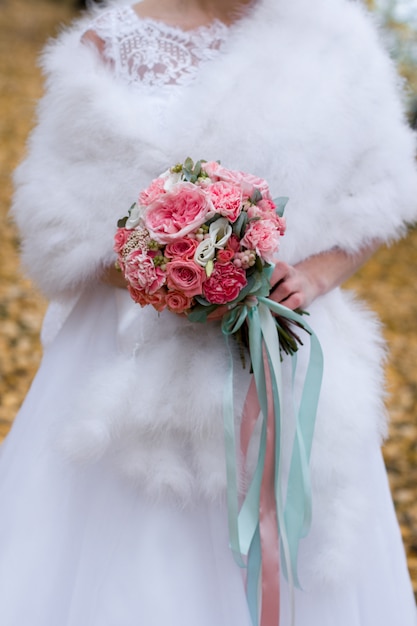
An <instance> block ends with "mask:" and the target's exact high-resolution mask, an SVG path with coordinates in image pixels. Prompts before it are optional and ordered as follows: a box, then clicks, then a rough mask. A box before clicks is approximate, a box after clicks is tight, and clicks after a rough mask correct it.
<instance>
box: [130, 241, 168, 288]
mask: <svg viewBox="0 0 417 626" xmlns="http://www.w3.org/2000/svg"><path fill="white" fill-rule="evenodd" d="M124 274H125V278H126V280H127V282H128V283H129V284H130V285H131V286H132V287H133V288H134V289H139V290H143V291H144V292H145V293H146V294H151V295H152V294H154V293H155V292H156V291H158V289H159V288H160V287H162V285H163V284H164V283H165V274H164V272H163V271H162V270H161V268H160V267H155V265H154V262H153V260H152V259H151V257H149V256H148V255H147V254H144V253H143V252H141V251H140V250H135V251H134V252H132V253H131V254H129V256H128V257H127V259H126V262H125V268H124Z"/></svg>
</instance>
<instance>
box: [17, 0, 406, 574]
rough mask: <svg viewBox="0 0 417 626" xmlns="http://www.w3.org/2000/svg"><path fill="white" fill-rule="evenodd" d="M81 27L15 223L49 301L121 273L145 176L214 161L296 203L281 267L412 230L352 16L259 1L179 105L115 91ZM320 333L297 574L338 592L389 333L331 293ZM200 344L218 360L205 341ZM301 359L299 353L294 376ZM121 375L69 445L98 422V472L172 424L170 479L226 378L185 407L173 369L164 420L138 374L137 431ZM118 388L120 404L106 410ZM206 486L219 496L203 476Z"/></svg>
mask: <svg viewBox="0 0 417 626" xmlns="http://www.w3.org/2000/svg"><path fill="white" fill-rule="evenodd" d="M88 26H89V19H85V20H83V21H81V22H80V23H78V24H76V25H75V26H74V27H73V28H72V29H70V30H68V31H67V32H65V33H63V34H62V35H61V37H60V38H59V39H58V40H57V41H56V42H53V43H52V44H50V45H49V47H48V48H47V49H46V51H45V53H44V56H43V67H44V69H45V72H46V75H47V84H46V88H47V89H46V95H45V96H44V98H43V100H42V101H41V103H40V106H39V110H38V126H37V127H36V128H35V130H34V131H33V133H32V136H31V138H30V141H29V152H28V156H27V158H26V160H25V161H24V162H23V164H22V165H21V166H20V167H19V169H18V171H17V174H16V185H17V190H16V195H15V200H14V205H13V214H14V216H15V219H16V220H17V222H18V225H19V227H20V231H21V233H22V253H23V260H24V263H25V265H26V267H27V268H28V270H29V273H30V275H31V276H32V277H33V278H34V279H35V280H36V282H37V283H38V284H39V286H40V287H41V289H42V290H43V291H44V292H45V293H46V294H47V295H48V296H50V297H51V298H58V299H65V298H69V297H73V296H74V294H78V293H80V292H81V291H82V290H83V288H84V287H85V286H86V285H87V286H88V285H89V284H91V283H92V282H93V281H95V280H96V278H97V276H98V275H99V273H100V272H101V270H102V268H103V266H105V265H107V264H109V263H111V262H112V261H113V258H114V257H113V253H112V251H111V247H112V243H111V242H112V238H113V233H114V228H115V221H116V219H117V217H119V216H120V215H121V214H123V213H124V212H125V210H126V207H128V206H130V204H131V202H132V200H134V199H135V197H136V195H137V192H138V190H139V189H140V188H141V187H143V186H144V185H145V184H147V183H148V182H149V180H150V179H151V178H153V177H154V176H156V175H158V174H159V173H160V172H162V171H164V170H165V169H166V167H167V166H168V165H170V164H171V163H175V162H177V161H179V160H183V159H184V158H185V157H186V156H187V155H191V156H193V157H194V158H201V157H203V158H206V159H219V158H220V159H221V160H222V162H223V163H224V165H226V166H228V167H236V168H237V169H242V170H247V171H250V172H253V173H255V174H258V175H260V176H263V177H265V178H266V179H267V180H268V181H269V182H270V185H271V188H272V193H273V195H287V196H289V197H290V202H289V204H288V207H287V212H286V217H287V224H288V230H287V234H286V236H285V238H284V242H283V246H282V258H283V259H284V260H286V261H288V262H290V263H294V262H297V261H298V260H300V259H302V258H305V257H307V256H309V255H311V254H317V253H320V252H321V251H324V250H328V249H330V248H332V247H334V246H340V247H341V248H343V249H346V250H348V251H352V252H353V251H355V250H358V249H359V248H360V247H361V246H362V245H364V244H366V243H367V242H369V241H370V240H372V239H374V238H378V239H380V240H382V241H390V240H392V239H393V238H396V237H398V236H400V235H402V234H403V233H404V231H405V225H406V223H407V222H410V221H412V220H414V219H415V217H416V213H417V174H416V168H415V162H414V156H415V137H414V136H413V134H412V132H411V130H410V129H409V128H408V127H407V125H406V122H405V118H404V114H403V110H402V107H401V104H400V99H399V89H398V81H397V77H396V74H395V72H394V70H393V67H392V65H391V63H390V61H389V60H388V59H387V57H386V54H385V52H384V51H383V49H382V47H381V44H380V42H379V40H378V36H377V34H376V32H375V30H374V29H373V27H372V25H371V24H370V21H369V19H368V18H367V16H366V15H365V13H364V11H363V9H362V8H361V7H360V6H359V5H358V4H357V3H352V2H347V1H345V0H332V2H329V0H316V1H315V2H314V5H312V4H311V2H310V0H291V2H288V1H283V0H259V2H258V3H256V4H255V6H254V7H253V8H252V9H251V13H250V15H249V16H248V17H245V18H243V19H242V20H240V22H239V23H238V24H237V25H235V26H234V27H232V28H231V29H230V33H229V37H228V40H227V42H226V43H225V45H224V46H223V48H222V51H221V53H220V54H219V56H218V58H217V59H215V60H213V61H211V62H210V63H207V64H205V65H204V66H202V67H201V68H200V71H199V75H198V78H197V79H196V80H195V81H194V82H193V84H192V85H190V86H189V87H181V88H175V93H174V91H173V93H172V96H170V97H165V96H162V95H161V94H158V93H152V92H148V91H141V90H134V89H131V88H129V87H128V86H127V85H125V84H123V83H122V82H120V81H118V80H117V78H115V77H114V76H113V74H112V70H111V68H108V67H106V66H104V65H103V63H102V61H101V60H100V58H98V55H97V54H96V52H95V51H94V50H93V49H92V48H90V47H88V46H86V45H83V44H81V43H80V36H81V34H82V32H83V31H84V30H85V29H86V28H87V27H88ZM138 314H139V311H138ZM143 319H145V318H143ZM143 323H144V324H145V329H146V321H145V322H143ZM152 323H153V324H154V323H156V322H155V321H153V322H152ZM161 323H162V322H161ZM311 324H312V325H313V327H314V328H315V329H316V332H317V334H318V335H319V337H320V339H321V343H322V345H323V348H324V352H325V376H324V383H323V391H322V395H321V401H320V410H319V416H318V423H317V429H316V434H315V442H314V449H313V458H312V478H313V490H314V524H313V533H312V536H313V537H314V542H313V544H312V543H310V544H308V543H306V552H307V553H309V550H310V553H309V554H308V558H306V559H305V567H304V570H305V571H304V576H305V577H304V581H306V580H309V581H310V584H311V581H315V582H319V581H323V580H329V579H339V580H341V579H343V577H344V576H346V575H348V574H349V571H351V569H352V567H353V566H354V563H355V559H356V560H359V559H360V555H357V554H356V553H355V547H356V537H357V536H358V535H359V534H360V533H361V532H363V529H364V528H365V526H366V524H367V523H369V519H370V517H369V515H370V512H369V511H370V510H369V502H368V501H371V500H372V485H371V484H368V482H369V481H368V480H367V467H366V464H367V459H368V454H369V450H370V449H371V448H373V447H375V446H377V445H378V443H379V441H380V438H381V435H382V433H383V432H384V429H385V422H384V409H383V403H382V371H381V360H382V357H383V346H382V343H381V340H380V337H379V330H378V323H377V322H376V321H375V319H374V318H373V317H372V316H371V315H370V314H369V313H367V312H365V311H364V310H363V307H362V306H361V305H359V304H358V303H355V302H354V301H353V299H352V298H351V297H349V296H347V295H346V294H342V293H341V292H340V291H338V290H336V291H334V292H333V293H330V294H328V295H327V296H325V297H323V298H320V299H319V300H317V301H316V302H315V303H314V304H313V306H312V307H311ZM161 328H162V327H161ZM142 330H143V329H142ZM158 332H159V331H158ZM158 332H155V333H154V334H152V337H154V338H155V341H156V342H157V341H158V339H157V338H158V337H160V339H159V343H158V345H156V346H155V350H156V352H157V351H158V350H163V348H164V346H163V345H162V343H161V341H163V340H164V337H165V339H166V333H163V332H162V334H161V335H158ZM181 333H182V331H181V332H180V334H179V337H180V338H179V339H178V343H177V344H176V345H175V346H173V345H172V346H169V350H172V354H173V355H174V358H175V353H176V351H177V352H181V351H186V350H188V349H189V350H191V348H190V347H187V346H188V343H187V342H185V343H182V341H183V340H182V339H181V336H182V335H181ZM145 334H146V330H145ZM171 334H172V333H171ZM174 334H175V333H174ZM215 345H217V344H215ZM207 346H208V347H210V346H213V343H211V340H210V338H208V339H207ZM303 360H304V359H303V355H302V354H300V372H302V369H303V367H304V364H303ZM287 365H288V364H284V366H285V367H287ZM124 367H126V368H128V369H129V367H130V366H128V365H126V360H124V361H123V360H122V362H120V363H119V362H117V363H116V361H115V365H114V368H116V369H113V370H112V371H111V372H108V371H107V373H105V374H103V376H101V375H100V374H98V375H97V376H96V379H97V380H96V381H94V380H93V381H92V382H91V385H92V387H90V388H89V391H88V392H87V393H86V395H85V396H81V399H80V400H79V402H80V403H81V404H79V405H78V409H77V411H76V413H77V415H78V417H76V418H74V423H75V425H76V426H75V427H74V428H75V430H74V431H73V438H72V441H73V442H74V441H75V442H76V444H77V445H78V446H80V447H81V448H83V432H84V434H85V435H86V433H85V431H83V424H84V423H85V418H86V416H87V421H88V420H89V424H90V426H91V428H90V430H89V431H88V432H89V433H90V435H91V433H93V432H97V429H96V431H94V424H95V425H96V426H97V424H99V425H100V428H102V430H101V432H102V433H103V429H104V432H105V436H104V437H102V438H101V439H100V441H98V440H97V438H96V440H95V442H94V441H91V437H90V439H89V438H88V437H87V435H86V439H85V441H86V442H87V443H86V445H85V446H84V451H86V454H87V455H88V454H90V456H92V457H94V455H95V453H97V454H96V456H100V455H102V454H105V452H106V450H111V446H112V443H111V441H112V433H114V432H115V431H117V432H119V433H120V432H121V431H123V424H124V425H125V426H126V432H128V433H130V435H131V428H132V424H135V426H134V428H135V429H136V434H138V441H139V439H140V434H141V433H144V432H145V431H146V428H147V427H146V412H147V411H148V412H149V411H152V412H153V414H154V415H159V414H160V415H162V416H163V418H161V420H162V421H161V423H160V425H161V429H165V430H164V433H166V432H167V431H166V427H167V424H169V423H170V421H169V419H167V415H168V413H169V416H170V418H172V420H173V421H172V424H173V426H172V432H171V431H170V432H171V435H172V438H171V439H170V440H169V442H168V443H167V445H166V446H165V450H166V451H168V452H166V453H167V454H168V453H170V451H171V452H172V455H171V456H170V457H169V458H170V464H171V465H170V467H171V475H174V476H175V475H176V474H175V471H176V470H177V469H178V468H179V467H180V462H179V460H180V459H179V454H175V453H174V452H175V445H174V443H173V442H174V439H175V436H177V435H178V429H179V431H180V435H178V436H179V437H181V436H183V435H184V432H183V431H181V428H182V425H183V424H184V423H186V424H187V428H188V431H187V433H188V434H190V433H191V434H192V433H193V432H197V430H198V428H200V426H201V422H199V424H200V426H198V428H194V427H193V426H192V424H193V419H195V414H196V411H195V406H196V398H195V396H193V393H197V392H198V390H199V389H200V388H201V385H202V384H204V382H205V381H206V380H207V379H208V378H207V377H208V376H210V377H211V378H210V380H214V381H215V384H218V385H221V383H222V376H223V369H222V368H218V367H217V366H216V360H214V361H213V359H208V360H207V368H206V370H204V371H203V370H201V368H195V369H194V370H192V371H190V372H189V376H190V378H189V379H188V389H187V401H186V402H185V401H184V403H183V404H181V409H178V406H177V405H178V402H179V401H180V400H181V399H184V392H183V391H181V389H182V387H181V385H177V384H176V383H175V381H171V379H170V378H169V376H170V372H169V371H167V372H166V377H167V378H166V384H167V385H168V386H167V387H166V389H169V392H170V394H171V397H173V398H174V396H175V398H174V399H173V400H172V406H171V410H170V411H169V410H168V409H167V407H166V406H165V405H164V399H163V398H161V397H160V396H161V394H160V391H158V389H156V392H155V393H154V394H153V395H152V394H149V393H148V391H149V389H148V386H146V385H147V383H146V381H148V380H149V379H148V378H147V376H145V377H144V385H145V386H144V390H145V391H146V393H144V397H146V406H143V412H142V414H141V415H133V416H132V414H131V413H129V409H128V407H127V405H126V404H123V398H124V397H125V396H124V392H123V389H122V387H123V381H126V380H127V379H128V377H129V376H132V377H133V378H134V377H135V370H134V369H133V370H132V369H129V372H130V373H129V372H127V371H126V369H123V368H124ZM132 367H133V368H134V367H135V364H134V363H133V365H132ZM117 368H119V369H117ZM145 369H146V365H145ZM159 375H160V372H159ZM286 375H288V372H287V373H286ZM106 376H107V378H106ZM213 377H214V378H213ZM98 379H100V380H98ZM108 380H110V381H112V382H111V384H109V385H107V384H106V383H105V382H104V383H103V381H108ZM97 381H98V382H97ZM113 381H118V382H117V384H114V383H113ZM170 381H171V382H170ZM160 384H161V385H163V384H164V383H163V381H162V382H161V383H160ZM103 385H104V387H103ZM169 385H171V387H170V386H169ZM112 387H113V388H114V394H113V395H112V399H111V400H110V399H109V398H108V397H107V396H106V395H103V394H104V391H106V393H107V391H108V389H109V388H112ZM104 388H105V389H104ZM154 388H155V385H154ZM94 389H95V392H94ZM195 390H197V391H195ZM177 392H178V393H177ZM175 394H177V395H175ZM83 397H88V398H90V399H91V398H93V403H92V404H93V405H94V406H92V405H91V403H90V404H89V405H88V407H86V405H85V403H84V404H83V402H84V401H83ZM94 398H96V400H94ZM103 398H104V399H103ZM109 407H110V409H109ZM178 411H179V412H180V413H181V415H180V417H181V419H179V417H178ZM216 411H220V408H219V406H218V404H217V405H216V404H215V403H213V404H212V405H210V408H209V410H208V411H207V412H206V413H204V412H203V413H204V414H202V416H200V417H201V419H202V420H207V423H208V420H210V419H212V417H211V416H212V415H213V414H214V413H215V412H216ZM103 415H105V416H106V417H105V419H103ZM175 416H177V419H176V417H175ZM100 419H101V422H100ZM115 421H116V422H117V425H116V426H117V428H115ZM190 424H191V426H190ZM220 427H221V426H220ZM193 428H194V430H193ZM211 428H212V426H211ZM289 428H290V427H289ZM77 429H78V430H77ZM176 429H177V430H176ZM199 432H200V433H201V429H200V431H199ZM204 432H205V433H206V435H207V436H205V437H204V438H203V439H204V440H202V439H201V438H200V452H201V453H205V455H206V458H210V462H209V463H208V464H207V468H213V467H218V464H219V463H220V464H221V463H222V459H221V454H222V447H221V443H220V442H219V435H218V433H219V431H218V430H217V431H216V432H214V433H213V432H212V431H210V429H206V431H204ZM209 432H212V435H210V434H209ZM74 433H76V434H75V435H74ZM188 434H187V436H188ZM190 436H191V435H190ZM70 439H71V437H70ZM93 439H94V437H93ZM197 439H198V438H197V436H196V437H195V438H194V440H195V441H197ZM175 441H177V440H175ZM142 442H143V440H142ZM138 445H139V443H138ZM142 448H143V446H142ZM137 450H138V448H136V450H130V451H129V454H130V456H129V459H130V460H132V459H133V458H134V460H135V463H136V465H135V467H136V469H135V472H136V474H137V475H142V474H141V472H142V473H143V466H141V467H139V465H140V462H139V461H138V459H137ZM173 451H174V452H173ZM142 452H143V454H145V451H144V450H142ZM135 454H136V456H135ZM125 461H126V458H125ZM126 462H127V461H126ZM149 462H151V461H149ZM133 465H134V464H133ZM129 467H130V468H131V467H132V463H131V464H130V465H129ZM180 473H181V472H179V473H178V474H177V475H176V476H177V477H178V485H180V484H183V483H181V480H180V476H179V475H180ZM205 475H206V478H207V480H209V478H210V473H209V472H208V471H207V472H206V474H205ZM211 475H212V474H211ZM201 477H202V480H203V479H204V472H203V473H202V474H201ZM217 478H218V480H217ZM175 480H176V479H175ZM175 480H174V482H175ZM216 480H217V482H216V486H215V488H213V490H212V494H211V495H215V492H216V491H219V492H220V491H221V488H222V485H223V483H224V480H223V479H222V478H221V477H219V476H218V474H216ZM223 486H224V485H223ZM359 486H360V488H359ZM174 490H175V485H174ZM307 585H308V583H307Z"/></svg>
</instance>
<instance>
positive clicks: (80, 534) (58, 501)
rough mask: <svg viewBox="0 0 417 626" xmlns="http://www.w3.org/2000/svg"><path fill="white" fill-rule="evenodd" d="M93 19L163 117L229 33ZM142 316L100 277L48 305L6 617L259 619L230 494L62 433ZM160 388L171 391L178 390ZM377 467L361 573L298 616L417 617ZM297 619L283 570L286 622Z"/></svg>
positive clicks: (48, 624)
mask: <svg viewBox="0 0 417 626" xmlns="http://www.w3.org/2000/svg"><path fill="white" fill-rule="evenodd" d="M92 27H93V28H94V29H95V30H96V32H97V33H98V34H99V35H100V36H101V37H102V38H103V39H104V41H105V42H106V45H105V55H106V57H107V59H108V62H109V63H111V64H112V66H113V71H114V72H115V74H116V76H117V77H118V79H119V80H123V81H127V82H128V83H130V84H131V86H132V88H134V89H138V90H143V93H144V94H145V95H146V97H150V98H154V99H155V114H157V115H159V116H160V118H161V124H163V123H164V108H165V106H166V102H167V100H169V99H170V98H175V91H176V90H177V89H179V88H180V85H184V84H187V82H188V81H192V80H193V76H194V75H195V73H196V72H197V71H198V66H199V64H201V63H206V62H209V61H210V58H211V57H212V55H216V54H217V52H218V50H219V49H220V48H221V45H222V42H223V41H224V40H225V39H226V37H227V28H226V27H225V26H223V25H222V24H220V23H217V22H216V23H214V24H213V25H211V26H209V27H204V28H201V29H198V30H196V31H192V32H183V31H181V30H179V29H177V28H173V27H168V26H165V25H162V24H161V23H158V22H155V21H153V20H148V19H146V20H141V19H139V18H138V17H137V16H136V14H135V13H134V12H133V10H132V9H131V8H129V7H126V8H123V9H121V10H120V9H119V10H114V11H109V12H106V13H105V14H103V15H101V16H100V17H99V18H97V19H96V21H95V22H94V23H93V24H92ZM168 315H169V314H168ZM132 316H133V317H135V318H137V320H139V321H136V322H135V323H136V324H137V325H139V326H140V325H141V324H142V338H143V339H142V341H143V345H144V344H145V341H146V339H147V333H148V330H149V328H151V327H152V323H153V322H154V320H155V319H156V318H157V314H156V313H155V312H154V311H153V310H151V309H150V308H149V310H148V309H146V310H142V311H141V310H140V309H139V307H138V306H137V305H134V304H133V303H132V302H131V301H130V299H129V296H128V295H127V293H124V292H123V291H121V290H117V289H113V288H110V287H107V286H104V285H99V286H97V287H96V288H94V289H88V290H86V292H84V293H83V294H81V295H80V297H79V299H78V301H77V302H76V303H74V306H73V308H72V310H71V311H65V310H63V309H62V308H60V307H59V306H57V305H53V306H52V308H51V309H50V310H49V313H48V315H47V318H46V322H45V326H44V339H45V343H46V344H47V346H46V348H45V354H44V358H43V361H42V364H41V367H40V369H39V372H38V374H37V376H36V378H35V380H34V382H33V385H32V388H31V390H30V392H29V393H28V396H27V398H26V400H25V402H24V405H23V407H22V409H21V411H20V413H19V415H18V416H17V418H16V420H15V423H14V425H13V428H12V431H11V433H10V434H9V436H8V437H7V439H6V441H5V442H4V444H3V445H2V447H1V454H0V623H1V625H2V626H250V618H249V612H248V608H247V604H246V597H245V589H244V580H243V576H242V572H241V570H240V569H239V567H238V566H237V565H236V564H235V562H234V560H233V557H232V554H231V552H230V550H229V547H228V528H227V514H226V507H225V505H224V503H223V502H218V501H216V502H210V501H209V500H208V499H205V498H203V497H198V498H196V499H195V501H194V502H193V503H192V504H188V505H187V506H183V507H179V506H176V504H175V502H174V501H173V500H171V499H169V498H167V499H166V500H163V499H155V500H153V499H152V498H151V497H149V494H148V495H147V494H145V493H144V492H143V491H142V490H141V489H138V487H137V485H136V484H135V483H134V482H129V481H127V480H126V479H125V477H124V476H122V475H121V474H119V473H118V472H117V471H115V469H114V466H113V464H112V463H111V462H110V461H109V459H108V458H107V457H104V458H101V459H100V460H98V461H97V462H95V463H85V464H83V463H80V462H77V461H73V460H69V459H68V458H66V457H65V455H63V454H62V451H61V448H60V445H58V441H59V439H60V432H61V431H62V429H63V428H64V426H65V423H64V422H65V420H66V417H67V408H68V406H69V405H71V402H72V401H73V398H74V396H75V395H76V393H77V392H78V390H79V389H80V388H81V387H82V386H83V382H84V379H85V377H86V375H87V373H88V372H93V371H95V370H96V369H97V368H98V367H100V366H101V364H102V363H104V362H111V361H112V360H114V359H115V358H116V354H117V353H118V351H119V349H120V342H121V341H123V340H124V339H126V328H128V327H129V323H130V322H129V320H131V319H132ZM127 335H128V332H127ZM139 335H140V333H139ZM140 349H141V341H140V340H139V341H137V343H136V346H135V350H136V351H140ZM155 384H157V383H155ZM160 393H161V394H162V395H163V394H164V393H167V399H168V391H167V390H163V389H161V390H160ZM160 461H161V466H163V459H160ZM369 473H370V475H371V478H372V480H373V484H374V496H375V502H374V506H373V511H374V518H373V524H372V526H371V528H370V529H369V535H368V536H364V537H363V538H361V541H362V545H363V551H362V559H361V562H358V563H357V569H356V574H355V579H354V580H346V581H345V583H344V585H343V587H342V588H336V589H335V588H332V589H331V590H330V589H325V588H323V589H322V590H317V589H315V590H314V592H309V591H308V590H305V591H298V590H297V591H296V621H295V624H296V626H397V625H398V626H415V624H416V612H415V605H414V599H413V594H412V590H411V585H410V581H409V577H408V572H407V566H406V561H405V556H404V551H403V546H402V543H401V537H400V532H399V528H398V524H397V521H396V518H395V513H394V510H393V505H392V501H391V496H390V493H389V488H388V485H387V479H386V474H385V469H384V466H383V462H382V458H381V454H380V451H379V450H377V449H375V450H373V451H370V453H369ZM358 489H360V485H358ZM306 541H307V542H308V541H309V539H308V538H307V540H306ZM311 541H312V540H311ZM289 624H290V622H289V608H288V593H287V587H286V582H285V580H284V579H283V580H282V610H281V626H289Z"/></svg>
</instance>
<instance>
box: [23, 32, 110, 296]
mask: <svg viewBox="0 0 417 626" xmlns="http://www.w3.org/2000/svg"><path fill="white" fill-rule="evenodd" d="M81 33H82V28H80V27H79V26H78V27H77V28H74V29H73V30H72V31H69V32H66V33H64V34H63V35H61V37H60V39H59V40H57V41H55V42H52V43H51V44H49V45H48V47H47V48H46V49H45V52H44V55H43V57H42V66H43V70H44V72H45V73H46V93H45V95H44V96H43V98H42V100H41V101H40V103H39V105H38V110H37V125H36V127H35V129H34V130H33V131H32V134H31V136H30V138H29V141H28V147H27V148H28V149H27V156H26V158H25V159H24V161H23V162H22V163H21V165H20V166H19V167H18V168H17V170H16V172H15V178H14V181H15V194H14V200H13V204H12V215H13V217H14V219H15V221H16V223H17V225H18V228H19V231H20V235H21V254H22V262H23V266H24V268H25V270H26V271H27V273H28V274H29V276H30V277H31V278H32V279H33V280H34V281H35V282H36V283H37V284H38V286H39V287H40V289H41V290H42V291H43V292H44V293H45V295H46V296H48V297H62V296H65V295H68V294H70V293H71V292H73V291H75V290H76V289H77V288H78V287H79V286H80V285H82V284H83V283H85V282H87V281H89V280H92V279H94V278H95V277H97V276H98V275H99V274H100V272H101V270H102V267H103V266H104V265H106V264H110V263H111V262H112V259H113V254H112V234H111V232H109V229H108V224H107V223H106V221H105V220H101V219H100V213H97V219H96V221H95V223H94V227H93V228H92V223H91V213H92V212H93V211H96V210H97V206H98V202H97V201H98V196H100V195H102V193H101V191H102V187H103V184H104V186H105V185H106V181H105V179H104V181H103V179H100V180H98V178H97V163H96V164H94V163H93V162H92V160H90V159H89V154H88V142H86V140H85V137H83V136H80V137H78V138H77V132H80V133H81V132H83V131H85V124H84V122H83V120H82V119H81V116H82V114H83V110H86V108H87V107H88V100H89V97H90V95H91V89H90V88H89V82H90V81H91V80H93V75H94V72H95V71H97V69H98V67H97V66H98V59H96V58H94V52H93V50H92V49H89V50H87V48H86V46H84V45H83V44H81V42H80V35H81ZM89 121H90V122H91V121H92V120H91V119H90V120H89ZM77 126H78V127H79V128H78V129H77ZM94 141H95V138H94V123H93V124H92V127H91V130H90V138H89V142H91V143H92V142H94ZM91 157H93V155H92V154H91ZM107 191H108V189H107Z"/></svg>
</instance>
